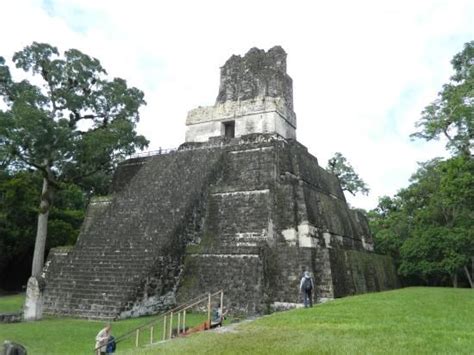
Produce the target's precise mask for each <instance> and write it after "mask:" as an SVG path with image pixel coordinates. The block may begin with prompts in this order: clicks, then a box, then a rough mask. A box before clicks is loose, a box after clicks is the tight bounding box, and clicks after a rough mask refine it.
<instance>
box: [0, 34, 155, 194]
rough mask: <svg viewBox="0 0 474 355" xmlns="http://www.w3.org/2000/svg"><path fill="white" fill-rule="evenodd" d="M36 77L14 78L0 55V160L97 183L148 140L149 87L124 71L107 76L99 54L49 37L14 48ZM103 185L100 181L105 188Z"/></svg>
mask: <svg viewBox="0 0 474 355" xmlns="http://www.w3.org/2000/svg"><path fill="white" fill-rule="evenodd" d="M13 63H14V64H15V66H16V67H17V68H18V69H21V70H23V71H24V72H26V73H28V74H29V75H30V76H29V77H30V78H31V81H30V80H27V79H25V80H21V81H15V80H14V78H13V76H12V73H11V70H10V68H9V67H8V65H7V64H6V62H5V59H4V58H2V57H0V96H1V97H2V98H3V100H4V103H5V105H6V109H4V110H0V143H1V148H0V162H3V164H5V165H6V164H7V163H8V164H9V166H14V167H16V168H17V169H18V168H19V169H23V168H25V167H26V166H29V167H33V168H35V169H37V170H39V171H40V172H41V173H42V175H43V177H45V178H47V179H48V181H49V182H50V183H51V184H53V185H57V183H58V181H68V182H72V183H77V184H82V186H83V187H85V188H88V189H91V190H96V189H97V188H98V187H97V186H94V182H95V180H94V179H99V180H100V179H101V175H103V174H104V173H105V174H110V172H111V171H112V170H113V168H114V167H115V166H116V164H117V162H118V161H120V160H121V159H123V158H124V157H125V156H127V155H129V154H132V153H134V152H135V150H136V149H143V148H144V147H146V146H147V144H148V141H147V140H146V139H145V138H144V137H143V136H140V135H138V134H137V133H136V132H135V126H136V123H137V122H138V120H139V108H140V107H141V106H142V105H144V104H145V101H144V94H143V92H141V91H140V90H138V89H137V88H134V87H128V86H127V83H126V82H125V80H123V79H119V78H114V79H112V80H109V79H107V75H106V74H107V73H106V71H105V69H104V68H103V67H102V66H101V64H100V62H99V61H98V60H97V59H95V58H92V57H89V56H88V55H86V54H83V53H82V52H80V51H78V50H76V49H70V50H68V51H66V52H64V53H63V54H62V55H61V54H60V53H59V52H58V49H57V48H56V47H53V46H51V45H49V44H45V43H36V42H34V43H33V44H32V45H30V46H27V47H26V48H24V49H23V50H21V51H19V52H17V53H15V54H14V56H13ZM99 190H100V188H99Z"/></svg>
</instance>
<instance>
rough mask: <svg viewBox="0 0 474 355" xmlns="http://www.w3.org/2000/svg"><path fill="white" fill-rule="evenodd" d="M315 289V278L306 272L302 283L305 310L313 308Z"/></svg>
mask: <svg viewBox="0 0 474 355" xmlns="http://www.w3.org/2000/svg"><path fill="white" fill-rule="evenodd" d="M313 289H314V282H313V278H312V277H311V275H310V274H309V271H305V272H304V276H303V277H302V278H301V282H300V292H302V293H303V301H304V306H305V308H307V307H313V297H312V296H313V295H312V293H313Z"/></svg>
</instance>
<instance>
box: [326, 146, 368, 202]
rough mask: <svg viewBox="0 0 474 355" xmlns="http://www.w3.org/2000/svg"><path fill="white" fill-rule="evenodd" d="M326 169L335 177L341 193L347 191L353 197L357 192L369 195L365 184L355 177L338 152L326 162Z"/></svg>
mask: <svg viewBox="0 0 474 355" xmlns="http://www.w3.org/2000/svg"><path fill="white" fill-rule="evenodd" d="M326 169H327V170H329V171H330V172H331V173H333V174H334V175H336V177H337V178H338V180H339V182H340V183H341V187H342V190H343V191H348V192H350V193H351V194H352V195H354V196H355V194H356V193H358V192H361V193H362V194H364V195H367V194H368V193H369V188H368V186H367V184H366V183H365V182H364V180H362V179H361V178H360V177H359V175H357V173H356V172H355V171H354V168H353V167H352V165H351V164H349V162H348V161H347V159H346V158H345V157H344V156H343V155H342V154H341V153H339V152H338V153H336V154H334V156H333V157H332V158H331V159H329V160H328V165H327V167H326Z"/></svg>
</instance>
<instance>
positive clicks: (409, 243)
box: [369, 155, 474, 287]
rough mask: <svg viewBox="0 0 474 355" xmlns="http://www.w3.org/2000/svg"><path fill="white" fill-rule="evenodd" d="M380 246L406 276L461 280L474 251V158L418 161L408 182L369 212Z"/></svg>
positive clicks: (467, 274)
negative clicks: (393, 195)
mask: <svg viewBox="0 0 474 355" xmlns="http://www.w3.org/2000/svg"><path fill="white" fill-rule="evenodd" d="M369 216H370V219H369V220H370V222H371V227H373V231H374V233H375V236H374V240H375V245H376V249H378V250H379V251H382V252H388V253H391V254H392V255H393V256H395V258H396V260H397V261H398V264H399V272H400V274H401V275H403V276H406V277H415V278H418V279H421V280H424V282H425V283H427V284H443V283H444V279H446V278H449V279H451V282H452V284H453V286H457V283H458V276H459V275H462V274H464V276H465V278H466V279H467V281H468V282H469V283H470V285H471V287H473V285H472V278H471V276H470V272H469V264H470V261H471V256H472V255H474V161H473V160H472V159H470V158H468V157H465V156H463V155H461V156H458V157H453V158H451V159H448V160H441V159H433V160H431V161H428V162H426V163H422V164H420V168H419V169H418V171H417V172H416V173H415V174H414V175H413V176H412V178H411V180H410V185H409V186H408V187H407V188H405V189H402V190H401V191H400V192H399V193H398V194H397V195H396V196H395V197H394V198H393V199H388V198H385V199H381V200H380V202H379V207H378V208H377V209H375V210H374V211H371V213H370V214H369Z"/></svg>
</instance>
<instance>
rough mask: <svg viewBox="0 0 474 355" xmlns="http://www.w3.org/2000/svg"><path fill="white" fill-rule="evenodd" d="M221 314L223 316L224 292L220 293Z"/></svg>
mask: <svg viewBox="0 0 474 355" xmlns="http://www.w3.org/2000/svg"><path fill="white" fill-rule="evenodd" d="M221 312H222V314H224V291H221Z"/></svg>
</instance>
